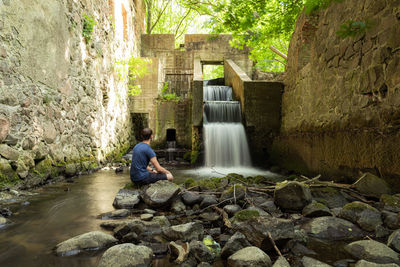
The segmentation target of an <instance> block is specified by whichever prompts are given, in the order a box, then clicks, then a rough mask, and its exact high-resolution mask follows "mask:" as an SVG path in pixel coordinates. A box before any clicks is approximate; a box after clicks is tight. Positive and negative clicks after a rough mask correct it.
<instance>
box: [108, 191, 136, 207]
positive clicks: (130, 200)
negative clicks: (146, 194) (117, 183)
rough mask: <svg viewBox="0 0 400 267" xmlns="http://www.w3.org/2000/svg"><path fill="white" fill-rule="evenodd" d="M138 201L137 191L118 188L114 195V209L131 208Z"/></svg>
mask: <svg viewBox="0 0 400 267" xmlns="http://www.w3.org/2000/svg"><path fill="white" fill-rule="evenodd" d="M139 202H140V198H139V192H137V191H133V190H128V189H120V190H119V191H118V193H117V195H116V196H115V199H114V202H113V206H114V207H115V208H116V209H133V208H134V207H135V205H136V204H138V203H139Z"/></svg>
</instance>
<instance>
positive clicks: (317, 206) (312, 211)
mask: <svg viewBox="0 0 400 267" xmlns="http://www.w3.org/2000/svg"><path fill="white" fill-rule="evenodd" d="M302 214H303V216H306V217H311V218H313V217H322V216H332V213H331V211H330V210H329V208H328V207H327V206H325V205H324V204H322V203H318V202H312V203H310V204H308V205H307V206H305V207H304V209H303V211H302Z"/></svg>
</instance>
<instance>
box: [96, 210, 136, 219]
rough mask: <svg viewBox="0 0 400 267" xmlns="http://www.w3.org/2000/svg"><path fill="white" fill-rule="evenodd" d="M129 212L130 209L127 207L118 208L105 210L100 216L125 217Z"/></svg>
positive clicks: (107, 217) (102, 217)
mask: <svg viewBox="0 0 400 267" xmlns="http://www.w3.org/2000/svg"><path fill="white" fill-rule="evenodd" d="M129 214H130V211H129V210H127V209H119V210H114V211H110V212H106V213H103V214H101V215H100V218H101V219H102V220H108V219H120V218H126V217H128V216H129Z"/></svg>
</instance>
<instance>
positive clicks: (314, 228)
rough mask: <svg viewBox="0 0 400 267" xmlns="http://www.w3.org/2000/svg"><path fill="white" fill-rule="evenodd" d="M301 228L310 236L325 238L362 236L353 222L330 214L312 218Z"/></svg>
mask: <svg viewBox="0 0 400 267" xmlns="http://www.w3.org/2000/svg"><path fill="white" fill-rule="evenodd" d="M303 229H304V230H305V231H306V233H307V234H308V235H309V236H311V237H315V238H319V239H326V240H335V241H338V240H354V239H357V238H361V237H363V236H364V235H363V232H362V231H361V230H360V228H358V227H357V226H356V225H354V224H353V223H351V222H349V221H346V220H343V219H340V218H336V217H330V216H329V217H318V218H315V219H312V220H311V221H309V222H308V223H306V224H305V225H303Z"/></svg>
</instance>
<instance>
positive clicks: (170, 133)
mask: <svg viewBox="0 0 400 267" xmlns="http://www.w3.org/2000/svg"><path fill="white" fill-rule="evenodd" d="M172 141H176V130H175V129H167V142H172Z"/></svg>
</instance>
